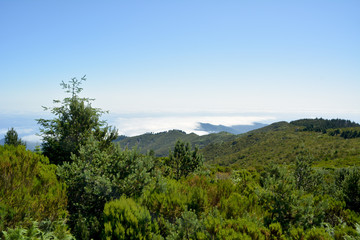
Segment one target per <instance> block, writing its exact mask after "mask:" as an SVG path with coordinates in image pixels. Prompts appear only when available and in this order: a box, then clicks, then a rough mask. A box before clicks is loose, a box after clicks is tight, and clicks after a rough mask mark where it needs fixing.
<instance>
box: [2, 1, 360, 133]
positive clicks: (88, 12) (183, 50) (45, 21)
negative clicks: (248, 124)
mask: <svg viewBox="0 0 360 240" xmlns="http://www.w3.org/2000/svg"><path fill="white" fill-rule="evenodd" d="M359 12H360V1H346V0H345V1H320V0H319V1H316V0H315V1H314V0H312V1H276V0H275V1H239V0H237V1H226V0H225V1H212V0H207V1H201V0H198V1H193V0H191V1H190V0H189V1H187V0H182V1H149V0H147V1H145V0H144V1H136V0H135V1H89V0H87V1H80V0H79V1H66V0H64V1H49V0H46V1H45V0H36V1H16V0H15V1H8V0H0V29H1V34H0V35H1V37H0V81H1V90H0V91H1V94H0V102H1V104H0V116H1V117H2V118H3V121H1V122H0V123H2V125H1V126H0V132H1V129H3V131H4V129H7V128H9V127H11V126H7V125H9V124H12V121H14V119H15V117H14V116H19V118H24V119H25V118H33V117H34V116H40V117H41V116H42V115H43V114H44V113H43V112H42V108H41V106H42V105H45V106H51V105H52V100H53V99H61V98H63V97H64V94H63V92H62V90H61V88H60V85H59V84H60V82H61V81H67V80H69V79H70V78H72V77H78V78H81V77H82V76H83V75H85V74H86V75H87V79H88V80H87V82H86V83H85V84H84V86H83V87H84V92H83V94H84V95H85V96H87V97H94V98H96V101H95V103H94V104H95V105H96V106H97V107H100V108H103V109H105V110H109V111H110V112H111V114H112V115H111V116H110V117H111V119H112V120H111V123H114V124H115V125H117V126H118V127H119V130H121V129H120V128H122V129H125V128H126V127H125V126H128V127H129V128H131V129H133V130H134V129H138V130H137V131H133V132H132V133H130V132H129V131H128V132H126V131H125V130H124V131H122V132H121V131H120V132H121V133H124V134H126V133H129V134H135V132H136V133H140V131H156V128H157V127H156V126H154V127H153V128H144V126H143V125H145V126H146V125H147V124H148V123H149V122H147V120H149V119H152V120H154V119H155V120H154V121H155V122H156V119H159V118H162V119H168V121H173V124H171V126H169V127H174V128H176V127H177V122H179V123H180V122H181V121H183V120H179V121H177V120H174V119H173V120H171V119H172V118H173V117H178V118H177V119H181V118H183V119H184V118H186V119H194V118H193V117H194V116H195V117H198V118H199V119H200V118H201V119H204V118H206V119H207V120H209V121H210V122H211V119H209V118H208V117H211V116H212V117H214V119H215V117H216V120H214V123H221V119H220V118H219V116H221V117H224V121H225V122H227V123H230V122H229V121H228V119H229V117H233V122H231V123H234V124H236V122H239V121H240V120H239V117H241V116H246V117H249V116H253V117H254V120H259V117H261V119H262V120H263V121H275V120H291V118H295V117H300V118H301V117H329V118H337V117H341V118H347V119H350V120H353V121H357V122H359V121H360V108H359V102H360V94H359V90H360V27H359V26H360V14H359ZM169 117H170V118H169ZM135 118H136V119H137V120H139V119H140V120H141V121H133V120H134V119H135ZM6 119H7V121H6ZM226 119H227V120H226ZM192 121H193V120H192ZM159 122H161V121H159ZM132 123H133V124H136V125H132V126H130V125H131V124H132ZM15 125H16V124H15ZM20 125H21V124H20ZM20 125H19V126H20ZM35 125H36V124H35ZM140 125H141V126H140ZM179 126H180V125H179ZM180 127H181V126H180ZM158 128H159V127H158ZM24 129H27V127H24ZM140 129H141V130H140ZM159 130H160V128H159ZM161 130H162V129H161Z"/></svg>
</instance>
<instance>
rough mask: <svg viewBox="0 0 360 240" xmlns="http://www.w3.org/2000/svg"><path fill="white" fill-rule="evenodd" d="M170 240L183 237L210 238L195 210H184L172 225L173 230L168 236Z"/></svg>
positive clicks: (177, 239)
mask: <svg viewBox="0 0 360 240" xmlns="http://www.w3.org/2000/svg"><path fill="white" fill-rule="evenodd" d="M167 239H169V240H182V239H194V240H200V239H208V238H207V236H206V234H205V233H204V225H203V223H202V222H201V221H199V220H198V218H197V215H196V214H195V213H194V212H193V211H184V212H183V213H182V214H181V217H180V218H178V219H176V223H175V224H174V225H173V226H172V229H171V232H170V234H169V236H168V237H167Z"/></svg>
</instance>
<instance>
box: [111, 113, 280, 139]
mask: <svg viewBox="0 0 360 240" xmlns="http://www.w3.org/2000/svg"><path fill="white" fill-rule="evenodd" d="M274 119H275V118H274V117H271V116H262V117H259V116H169V117H166V116H159V117H125V118H124V117H119V118H116V119H115V120H114V123H113V124H114V125H115V126H116V127H117V128H118V130H119V134H120V135H126V136H136V135H140V134H143V133H147V132H153V133H157V132H163V131H167V130H172V129H180V130H183V131H185V132H187V133H191V132H193V133H196V134H198V135H204V134H207V132H204V131H196V130H195V129H197V128H198V127H199V123H200V122H202V123H210V124H214V125H225V126H233V125H251V124H253V123H254V122H267V121H271V120H274Z"/></svg>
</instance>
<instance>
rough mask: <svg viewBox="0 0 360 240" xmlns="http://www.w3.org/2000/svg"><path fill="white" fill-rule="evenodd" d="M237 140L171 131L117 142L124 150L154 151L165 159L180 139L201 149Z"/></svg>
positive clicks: (234, 136)
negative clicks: (135, 148) (209, 145)
mask: <svg viewBox="0 0 360 240" xmlns="http://www.w3.org/2000/svg"><path fill="white" fill-rule="evenodd" d="M235 138H236V135H233V134H231V133H227V132H220V133H212V134H208V135H204V136H199V135H196V134H195V133H190V134H187V133H185V132H183V131H181V130H170V131H167V132H160V133H146V134H143V135H140V136H135V137H124V136H120V137H119V138H118V139H116V140H115V142H116V143H119V144H120V146H121V147H122V148H126V147H127V148H129V149H132V148H134V147H137V148H138V150H139V151H140V152H142V153H146V152H148V151H150V150H153V151H154V152H155V155H156V156H159V157H164V156H167V155H168V154H169V149H172V148H173V146H174V145H175V142H176V141H177V140H179V139H180V140H182V141H186V142H190V143H191V145H192V146H193V147H194V146H195V145H197V146H198V147H199V148H203V147H205V146H207V145H208V144H210V143H222V142H226V141H231V140H233V139H235Z"/></svg>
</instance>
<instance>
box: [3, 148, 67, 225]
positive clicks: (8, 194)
mask: <svg viewBox="0 0 360 240" xmlns="http://www.w3.org/2000/svg"><path fill="white" fill-rule="evenodd" d="M55 170H56V166H55V165H51V164H49V160H48V159H47V158H46V157H44V156H41V155H39V154H36V153H33V152H31V151H28V150H26V149H25V147H24V146H17V147H15V146H10V145H5V146H0V223H1V224H0V231H1V230H4V229H6V228H15V227H20V226H23V227H27V226H29V225H30V224H31V220H35V221H42V220H50V221H56V220H59V219H62V218H65V217H66V204H67V197H66V191H65V185H64V184H63V183H61V182H59V181H58V179H57V177H56V174H55Z"/></svg>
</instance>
